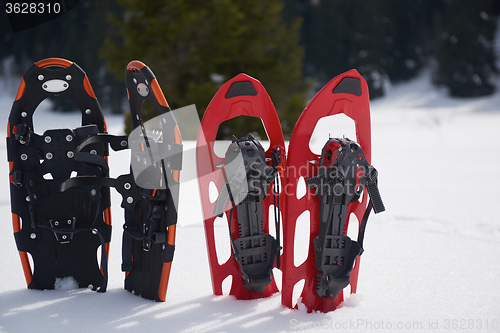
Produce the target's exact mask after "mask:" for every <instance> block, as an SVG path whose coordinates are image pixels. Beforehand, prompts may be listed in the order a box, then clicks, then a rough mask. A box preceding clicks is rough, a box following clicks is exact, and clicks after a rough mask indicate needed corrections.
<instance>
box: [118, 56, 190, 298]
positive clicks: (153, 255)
mask: <svg viewBox="0 0 500 333" xmlns="http://www.w3.org/2000/svg"><path fill="white" fill-rule="evenodd" d="M125 83H126V87H127V94H128V98H129V105H130V112H131V117H132V128H133V131H132V133H131V134H130V136H129V146H130V148H131V149H132V160H131V169H132V171H131V174H130V175H127V176H126V178H125V177H124V178H122V179H121V180H120V178H119V180H120V184H119V185H117V190H118V191H119V192H120V193H121V194H122V196H123V202H122V207H124V208H125V224H124V232H123V245H122V260H123V261H122V271H124V272H125V289H126V290H128V291H129V292H131V293H134V294H136V295H140V296H142V297H144V298H147V299H152V300H155V301H165V298H166V292H167V287H168V281H169V277H170V270H171V265H172V260H173V256H174V249H175V229H176V223H177V205H178V200H179V177H180V170H181V162H182V139H181V134H180V131H179V128H178V126H177V123H176V121H175V118H174V116H173V112H171V110H170V107H169V105H168V103H167V100H166V99H165V96H164V95H163V92H162V90H161V88H160V86H159V84H158V81H157V80H156V78H155V76H154V74H153V72H152V71H151V70H150V69H149V67H147V66H146V65H145V64H143V63H142V62H140V61H137V60H135V61H132V62H130V63H129V64H128V66H127V68H126V71H125ZM146 100H147V101H150V102H151V104H152V105H153V106H154V108H155V110H156V111H157V113H158V115H160V116H159V117H156V118H154V119H152V120H150V121H148V122H143V118H142V115H141V111H142V105H143V103H144V101H146ZM148 125H152V127H153V128H150V127H149V126H148Z"/></svg>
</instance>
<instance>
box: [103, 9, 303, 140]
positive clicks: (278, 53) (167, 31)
mask: <svg viewBox="0 0 500 333" xmlns="http://www.w3.org/2000/svg"><path fill="white" fill-rule="evenodd" d="M119 3H120V4H121V5H122V7H123V12H124V16H123V17H117V16H115V17H114V18H113V22H114V24H115V26H116V28H117V30H118V34H117V35H116V36H115V38H109V39H108V40H107V42H106V46H105V48H104V49H103V50H102V54H103V55H104V56H105V57H106V58H107V59H108V68H109V70H110V71H112V72H114V73H115V74H116V75H117V76H118V77H123V72H124V68H125V66H126V65H127V63H128V62H129V61H130V60H132V59H140V60H142V61H144V62H145V63H146V64H148V65H149V66H150V67H151V68H152V70H153V71H154V72H155V74H156V76H157V78H158V81H159V83H160V85H161V86H162V89H163V90H164V92H165V95H166V97H167V100H168V101H169V103H170V105H171V106H172V107H173V108H177V107H182V106H185V105H189V104H196V106H197V109H198V112H200V114H202V113H203V112H204V110H205V109H206V107H207V106H208V103H209V102H210V100H211V98H212V96H213V95H214V94H215V92H216V91H217V90H218V88H219V87H220V85H221V84H222V83H223V82H224V81H226V80H228V79H230V78H232V77H233V76H235V75H237V74H238V73H241V72H244V73H247V74H248V75H251V76H253V77H255V78H257V79H259V80H260V81H261V82H262V84H263V85H264V86H265V87H266V90H267V91H268V93H269V95H270V96H271V99H272V100H273V102H274V104H275V106H276V109H277V111H278V113H279V115H280V119H281V120H282V123H283V127H284V129H285V132H290V130H291V128H292V127H293V124H294V123H295V121H296V119H297V118H298V115H299V114H300V112H301V111H302V109H303V107H304V105H305V97H304V95H305V92H306V88H307V87H306V86H305V85H304V84H303V83H302V60H303V49H302V47H301V46H300V45H299V28H300V20H294V22H292V23H291V24H290V25H287V24H285V23H284V21H283V19H282V9H283V4H282V1H280V0H254V1H252V2H251V3H246V2H243V1H234V0H193V1H184V0H169V1H163V0H151V1H147V2H144V1H139V0H119ZM232 125H233V126H239V127H240V128H232V129H231V132H233V133H234V132H236V133H238V132H241V131H246V132H249V131H256V130H258V129H257V128H248V126H247V123H240V124H234V123H233V124H232ZM261 134H262V133H261Z"/></svg>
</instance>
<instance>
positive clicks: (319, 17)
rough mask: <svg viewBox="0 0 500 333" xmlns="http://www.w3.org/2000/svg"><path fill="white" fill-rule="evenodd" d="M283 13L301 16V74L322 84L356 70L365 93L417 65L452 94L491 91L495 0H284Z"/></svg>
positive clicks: (379, 90) (411, 73)
mask: <svg viewBox="0 0 500 333" xmlns="http://www.w3.org/2000/svg"><path fill="white" fill-rule="evenodd" d="M286 14H287V17H289V18H293V17H296V16H299V17H303V18H304V23H303V28H302V30H301V36H302V42H303V44H304V46H305V48H306V56H305V74H306V75H310V76H316V77H318V79H319V81H320V82H321V83H322V84H323V83H326V82H327V81H328V80H330V79H331V78H332V77H334V76H335V75H338V74H340V73H343V72H345V71H346V70H349V69H351V68H356V69H358V71H359V72H360V73H361V74H362V75H363V76H364V78H365V79H366V80H367V81H368V85H369V87H370V95H371V97H372V98H373V97H378V96H381V95H382V94H383V87H384V82H399V81H404V80H408V79H411V78H413V77H415V76H416V74H417V73H418V72H419V70H420V69H422V68H423V67H424V66H425V67H427V68H429V69H430V70H431V72H432V74H433V81H434V83H436V84H440V85H444V86H446V87H448V88H449V92H450V94H451V95H452V96H461V97H469V96H481V95H487V94H491V93H492V92H493V91H494V89H493V88H494V86H493V83H492V76H493V75H495V74H496V73H497V71H498V69H497V66H496V65H495V60H496V55H495V50H494V38H495V32H496V31H497V21H498V15H499V14H500V1H498V0H479V1H470V0H377V1H364V0H287V11H286ZM499 47H500V45H497V48H499Z"/></svg>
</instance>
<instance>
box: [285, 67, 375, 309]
mask: <svg viewBox="0 0 500 333" xmlns="http://www.w3.org/2000/svg"><path fill="white" fill-rule="evenodd" d="M335 114H345V115H347V116H348V117H350V118H351V119H352V120H354V122H355V126H356V141H351V140H349V139H329V140H328V141H327V143H326V144H325V147H324V148H323V151H322V153H321V155H318V154H315V153H313V152H312V151H311V150H310V148H309V142H310V140H311V136H312V133H313V131H314V128H315V127H316V125H317V123H318V121H319V120H320V119H321V118H323V117H326V116H330V115H335ZM339 134H340V135H341V134H342V133H339ZM325 139H327V138H326V137H325ZM370 160H371V134H370V106H369V97H368V87H367V84H366V82H365V80H364V79H363V78H362V77H361V75H359V73H358V72H357V71H356V70H351V71H348V72H346V73H344V74H342V75H339V76H337V77H335V78H334V79H332V80H331V81H330V82H329V83H328V84H327V85H325V87H324V88H323V89H321V90H320V91H319V92H318V93H317V94H316V96H315V97H314V98H313V99H312V100H311V101H310V102H309V104H308V105H307V106H306V108H305V109H304V111H303V112H302V114H301V116H300V118H299V120H298V122H297V124H296V125H295V128H294V130H293V133H292V137H291V140H290V145H289V149H288V157H287V181H286V184H287V192H288V194H289V195H287V196H286V204H285V207H286V214H285V221H284V236H283V237H284V242H283V247H284V253H283V289H282V303H283V304H284V305H286V306H288V307H292V306H293V300H292V293H293V288H294V286H295V284H297V283H298V282H299V281H300V280H302V279H304V280H305V284H304V288H303V290H302V293H301V295H300V297H301V302H302V303H303V304H304V305H305V306H306V308H307V310H308V312H311V311H322V312H328V311H331V310H334V309H335V308H336V307H337V306H338V304H340V303H341V302H342V301H343V292H342V290H343V288H344V287H346V286H347V285H348V284H350V285H351V293H355V292H356V288H357V281H358V272H359V266H360V257H359V255H360V254H361V252H362V251H363V250H362V239H363V237H362V236H363V234H364V226H365V225H366V219H367V218H368V213H369V211H370V209H371V207H372V204H370V205H368V200H367V197H368V195H367V192H370V188H371V189H372V192H373V193H372V192H370V196H371V197H372V201H373V200H374V198H375V197H377V195H378V190H377V189H376V172H373V173H371V170H372V169H369V167H370ZM360 171H361V173H360ZM369 173H370V175H372V176H373V178H370V179H368V180H367V178H368V177H369ZM301 178H303V180H305V181H306V182H307V187H308V189H307V193H306V194H305V195H304V196H303V197H301V198H299V199H298V198H297V195H295V193H297V190H298V186H299V181H300V180H301ZM367 182H369V183H370V186H369V187H368V191H363V190H362V188H363V185H364V184H365V183H367ZM336 192H339V193H336ZM372 194H373V195H372ZM359 196H361V200H358V198H359ZM377 198H378V199H380V196H379V195H378V197H377ZM378 199H377V200H375V205H376V206H377V207H376V212H378V211H381V210H383V204H382V201H381V200H378ZM367 205H368V207H369V209H367ZM305 211H309V212H310V214H309V225H310V237H309V250H308V254H307V258H306V260H305V261H304V262H303V263H302V264H301V265H299V266H298V267H296V266H295V264H294V258H293V255H294V249H295V246H296V244H295V234H296V233H297V230H296V227H297V220H298V219H299V217H300V216H301V215H302V214H303V213H304V212H305ZM351 214H354V215H355V216H356V217H357V220H358V221H359V224H360V225H359V230H360V237H358V241H357V242H356V241H351V239H350V238H349V237H347V236H346V234H347V228H348V224H349V217H350V216H351ZM353 266H354V267H353Z"/></svg>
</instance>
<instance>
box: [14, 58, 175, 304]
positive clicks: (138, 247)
mask: <svg viewBox="0 0 500 333" xmlns="http://www.w3.org/2000/svg"><path fill="white" fill-rule="evenodd" d="M125 73H126V74H125V82H126V88H127V94H128V99H129V104H130V112H131V116H132V124H133V128H135V130H134V131H133V132H132V133H131V135H130V136H129V137H127V136H113V135H110V134H107V133H106V132H107V129H106V122H105V119H104V116H103V113H102V111H101V107H100V105H99V103H98V101H97V98H96V96H95V94H94V91H93V89H92V86H91V85H90V82H89V79H88V77H87V75H86V74H85V72H84V71H83V70H82V69H81V68H80V67H79V66H78V65H77V64H75V63H73V62H71V61H68V60H65V59H60V58H49V59H44V60H41V61H39V62H37V63H35V64H33V65H32V66H31V67H30V68H29V69H28V70H27V71H26V73H25V74H24V75H23V78H22V80H21V84H20V86H19V90H18V93H17V96H16V98H15V101H14V103H13V106H12V110H11V113H10V116H9V123H8V128H7V151H8V161H9V165H10V193H11V210H12V221H13V227H14V236H15V240H16V244H17V248H18V250H19V254H20V257H21V263H22V267H23V270H24V275H25V278H26V282H27V285H28V288H30V289H54V288H57V286H58V284H59V285H60V283H61V281H62V280H64V279H70V281H71V282H70V284H73V285H74V286H78V287H85V288H86V287H89V288H91V289H93V290H97V291H99V292H105V291H106V287H107V280H108V270H107V260H108V254H109V244H110V240H111V208H110V206H111V200H110V187H115V188H116V189H117V190H118V192H119V193H120V194H121V195H122V196H123V201H122V207H123V208H124V210H125V223H124V232H123V245H122V253H123V263H122V270H123V271H125V272H126V277H125V289H126V290H128V291H130V292H132V293H135V294H137V295H140V296H142V297H144V298H148V299H154V300H157V301H164V300H165V295H166V289H167V285H168V280H169V274H170V266H171V262H172V259H173V252H174V244H175V224H176V221H177V211H176V206H177V201H178V194H179V187H178V182H179V170H180V163H179V162H178V161H179V160H180V152H181V151H182V145H181V137H180V132H179V130H178V128H177V126H176V123H175V119H174V118H173V115H172V112H170V108H169V106H168V103H167V101H166V100H165V97H164V95H163V93H162V91H161V88H160V86H159V84H158V82H157V80H156V78H155V76H154V74H153V72H152V71H151V70H150V69H149V68H148V67H147V66H146V65H144V64H143V63H142V62H140V61H132V62H130V63H129V64H128V66H127V68H126V71H125ZM53 96H62V97H66V98H69V99H70V100H71V101H72V102H73V103H74V104H75V106H76V107H77V108H78V109H79V110H80V111H81V115H82V121H81V127H78V128H75V129H69V128H67V129H49V130H46V131H45V132H44V133H43V134H37V133H36V132H35V126H36V124H35V123H34V121H33V115H34V113H35V111H36V109H37V107H38V106H39V104H40V103H41V102H42V101H43V100H45V99H47V98H49V97H53ZM146 100H148V101H150V102H151V104H152V105H153V106H154V107H155V109H156V111H157V112H158V114H160V115H162V117H161V119H163V120H164V121H163V122H162V123H161V126H160V127H161V128H160V130H161V131H159V132H158V131H157V132H156V133H155V135H151V134H150V133H146V130H145V126H144V123H143V121H142V116H141V108H142V104H143V102H144V101H146ZM109 147H111V148H112V149H113V150H115V151H117V150H122V149H131V151H132V162H131V170H130V173H129V174H127V175H122V176H120V177H118V178H117V179H112V178H110V177H109V165H108V155H109ZM166 147H170V148H172V147H173V148H174V149H171V151H168V148H166ZM154 148H155V149H156V151H155V152H156V153H155V154H153V149H154ZM158 150H161V151H162V152H163V154H158ZM171 162H173V163H171ZM137 163H139V164H140V167H139V168H138V167H136V166H134V164H137ZM99 247H100V248H101V258H100V260H99V259H98V256H97V251H98V248H99ZM28 254H30V255H31V260H30V258H29V256H28ZM66 283H67V282H66Z"/></svg>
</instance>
